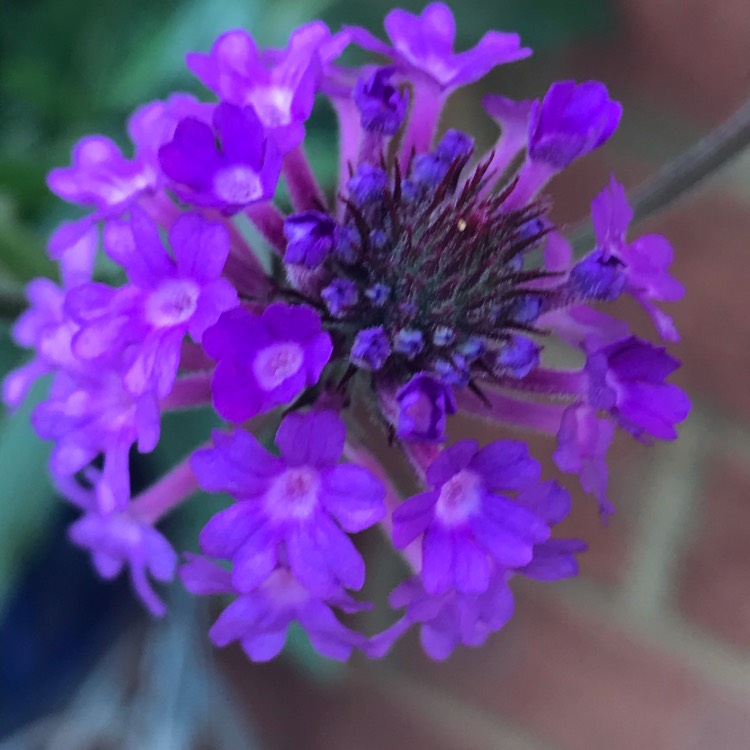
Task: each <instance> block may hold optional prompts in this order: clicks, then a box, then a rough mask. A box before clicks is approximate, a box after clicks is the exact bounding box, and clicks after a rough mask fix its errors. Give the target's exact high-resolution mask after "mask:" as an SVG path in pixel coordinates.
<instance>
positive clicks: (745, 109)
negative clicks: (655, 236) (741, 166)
mask: <svg viewBox="0 0 750 750" xmlns="http://www.w3.org/2000/svg"><path fill="white" fill-rule="evenodd" d="M749 145H750V100H748V101H747V102H745V104H743V105H742V106H741V107H740V108H739V109H738V110H737V111H736V112H735V113H734V114H733V115H732V116H731V117H730V118H729V119H728V120H727V121H726V122H724V123H723V124H722V125H719V127H717V128H716V129H715V130H713V131H711V132H710V133H709V134H708V135H707V136H705V137H704V138H702V139H701V140H700V141H698V142H697V143H696V144H695V145H693V146H692V147H691V148H689V149H688V150H687V151H685V152H684V153H682V154H681V155H680V156H678V157H677V158H676V159H674V160H673V161H672V162H670V163H669V164H667V165H666V166H665V167H663V168H662V169H660V170H659V171H658V172H657V173H656V174H655V175H653V176H652V177H651V178H649V179H648V180H647V181H646V182H644V183H641V184H640V185H639V186H638V187H636V188H635V189H634V190H633V191H632V197H631V199H630V204H631V206H632V207H633V211H634V212H635V218H634V219H633V221H634V223H635V222H638V221H643V220H644V219H646V218H648V217H649V216H652V215H653V214H655V213H657V212H658V211H661V210H662V209H663V208H666V207H667V206H669V205H671V204H672V203H674V202H675V201H677V200H679V199H680V198H682V197H683V196H684V195H686V194H687V193H688V192H690V191H691V190H692V189H693V188H695V187H697V186H698V185H699V184H700V183H701V182H702V181H703V180H705V179H706V178H707V177H710V176H712V175H713V174H714V173H715V172H717V171H718V170H719V169H721V167H723V166H724V165H725V164H726V163H727V162H729V161H730V160H731V159H732V158H734V157H735V156H738V155H739V154H740V153H742V151H744V150H745V148H747V146H749ZM571 237H572V242H573V246H574V247H575V248H576V249H577V250H580V249H582V248H586V246H588V245H590V244H591V242H592V240H593V239H594V235H593V230H592V228H591V221H590V219H588V218H587V219H585V220H583V221H581V222H580V223H579V224H577V225H576V226H575V227H574V228H573V230H572V232H571Z"/></svg>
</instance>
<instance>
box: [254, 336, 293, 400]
mask: <svg viewBox="0 0 750 750" xmlns="http://www.w3.org/2000/svg"><path fill="white" fill-rule="evenodd" d="M304 359H305V355H304V352H303V351H302V347H301V346H300V345H299V344H295V343H294V342H292V341H287V342H285V343H281V344H271V346H268V347H266V348H265V349H262V350H261V351H259V352H258V354H257V355H256V357H255V361H254V362H253V373H254V374H255V379H256V380H257V381H258V384H259V385H260V387H261V388H263V390H264V391H272V390H273V389H274V388H278V386H280V385H281V384H282V383H283V382H284V381H285V380H286V379H287V378H289V377H291V376H292V375H294V374H296V373H297V372H298V371H299V368H300V367H302V363H303V361H304Z"/></svg>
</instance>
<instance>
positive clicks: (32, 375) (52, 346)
mask: <svg viewBox="0 0 750 750" xmlns="http://www.w3.org/2000/svg"><path fill="white" fill-rule="evenodd" d="M26 297H27V299H28V300H29V304H30V305H31V306H30V307H29V309H28V310H26V311H25V312H23V313H22V314H21V316H20V317H19V318H18V320H17V321H16V322H15V324H14V325H13V329H12V336H13V340H14V341H15V342H16V344H17V345H18V346H21V347H24V348H26V349H35V350H36V353H35V356H34V358H33V359H32V360H31V361H29V362H27V363H26V364H25V365H23V366H21V367H19V368H17V369H15V370H12V371H11V372H10V373H9V374H8V376H7V377H6V378H5V380H3V401H4V402H5V403H6V404H7V405H8V406H10V407H13V408H15V407H17V406H18V405H19V404H20V403H21V402H22V401H23V399H24V398H25V397H26V394H27V393H28V392H29V390H30V388H31V387H32V386H33V384H34V383H35V382H36V380H37V379H38V378H40V377H41V376H42V375H46V374H47V373H49V372H52V371H53V370H54V369H55V368H56V367H59V366H64V365H65V364H67V363H68V362H70V360H71V358H72V355H71V353H70V340H71V338H72V336H73V333H74V332H75V331H76V330H77V328H78V326H76V325H75V324H74V323H73V322H72V321H70V320H69V319H67V318H66V317H65V313H64V309H63V306H64V302H65V292H64V291H63V290H62V289H60V287H58V286H57V284H55V283H54V282H53V281H51V280H50V279H44V278H40V279H34V280H33V281H32V282H30V283H29V285H28V286H27V288H26Z"/></svg>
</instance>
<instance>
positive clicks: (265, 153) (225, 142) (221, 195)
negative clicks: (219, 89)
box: [159, 102, 281, 214]
mask: <svg viewBox="0 0 750 750" xmlns="http://www.w3.org/2000/svg"><path fill="white" fill-rule="evenodd" d="M217 138H218V142H219V143H218V144H217ZM159 162H160V164H161V167H162V169H163V170H164V173H165V174H166V175H167V177H169V178H170V179H171V180H173V181H174V182H176V183H178V187H177V190H178V192H179V194H180V196H181V197H182V198H183V199H184V200H186V201H187V202H188V203H194V204H196V205H199V206H213V207H215V208H219V209H221V210H222V211H224V212H225V213H230V214H231V213H236V212H237V211H240V210H242V209H243V208H244V207H245V206H248V205H250V204H251V203H257V202H258V201H264V200H268V199H270V198H272V197H273V194H274V192H275V190H276V184H277V182H278V180H279V173H280V171H281V157H280V155H279V153H278V150H277V148H276V145H275V144H274V142H273V141H271V140H269V138H268V137H267V136H266V132H265V129H264V127H263V125H262V124H261V122H260V120H259V119H258V116H257V115H256V114H255V111H254V110H253V108H252V107H244V108H240V107H237V106H235V105H233V104H227V103H226V102H222V103H221V104H219V105H218V106H217V107H216V109H215V110H214V114H213V128H211V127H210V126H209V125H207V124H206V123H205V122H202V121H201V120H198V119H195V118H193V117H189V118H186V119H184V120H181V121H180V124H179V125H178V126H177V128H176V130H175V132H174V137H173V138H172V140H171V141H170V142H169V143H166V144H165V145H163V146H162V147H161V148H160V149H159ZM185 188H187V189H185Z"/></svg>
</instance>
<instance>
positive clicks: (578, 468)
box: [552, 404, 615, 518]
mask: <svg viewBox="0 0 750 750" xmlns="http://www.w3.org/2000/svg"><path fill="white" fill-rule="evenodd" d="M614 434H615V426H614V425H613V424H612V422H611V421H609V420H608V419H599V418H598V417H597V415H596V411H595V410H594V409H592V408H591V407H590V406H588V405H586V404H573V405H572V406H569V407H568V408H567V409H566V410H565V413H564V414H563V418H562V423H561V425H560V431H559V432H558V434H557V449H556V450H555V452H554V454H553V456H552V457H553V459H554V461H555V463H556V464H557V466H558V467H559V468H560V469H561V470H562V471H565V472H567V473H569V474H577V475H578V478H579V480H580V482H581V486H582V487H583V489H584V490H585V491H586V492H589V493H590V494H592V495H593V496H594V497H595V498H596V500H597V502H598V503H599V513H600V514H601V515H602V517H603V518H606V517H607V516H610V515H612V513H614V511H615V509H614V506H613V505H612V503H611V502H610V501H609V500H608V499H607V450H608V449H609V446H610V443H611V442H612V438H613V437H614Z"/></svg>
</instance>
